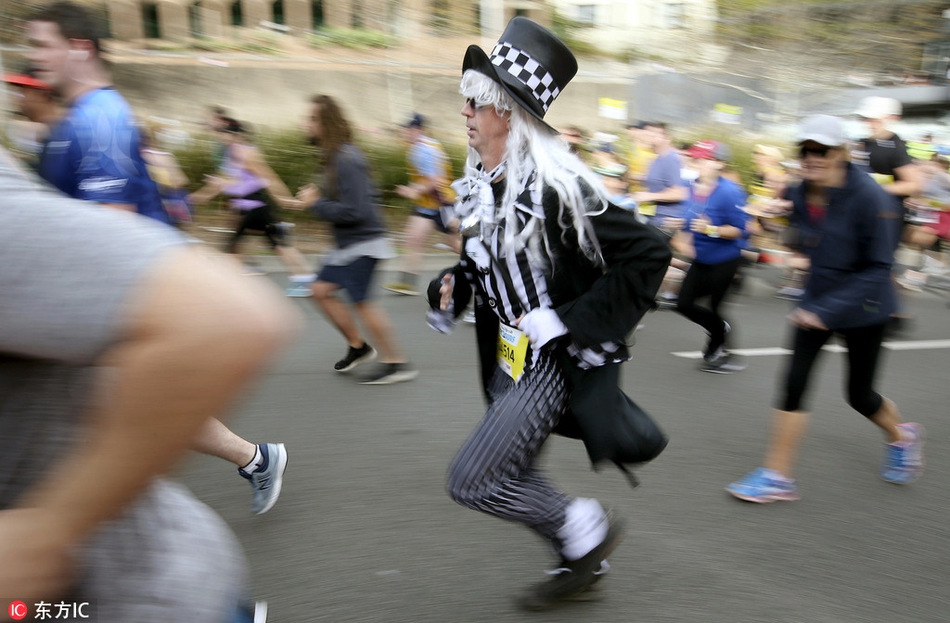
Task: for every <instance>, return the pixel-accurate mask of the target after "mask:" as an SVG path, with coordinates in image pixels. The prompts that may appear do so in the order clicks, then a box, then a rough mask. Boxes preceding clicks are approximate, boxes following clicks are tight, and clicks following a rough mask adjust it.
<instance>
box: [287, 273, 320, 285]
mask: <svg viewBox="0 0 950 623" xmlns="http://www.w3.org/2000/svg"><path fill="white" fill-rule="evenodd" d="M288 279H289V280H290V282H291V283H313V282H314V281H316V280H317V275H316V274H314V273H310V274H309V275H291V276H290V277H288Z"/></svg>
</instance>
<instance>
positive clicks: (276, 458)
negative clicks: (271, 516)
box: [238, 443, 287, 515]
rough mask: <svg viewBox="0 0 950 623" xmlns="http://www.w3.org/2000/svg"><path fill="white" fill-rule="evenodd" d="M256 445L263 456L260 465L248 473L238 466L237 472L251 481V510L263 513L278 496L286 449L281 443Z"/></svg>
mask: <svg viewBox="0 0 950 623" xmlns="http://www.w3.org/2000/svg"><path fill="white" fill-rule="evenodd" d="M258 447H259V448H260V449H261V454H262V455H263V456H264V460H263V462H262V463H261V466H260V467H259V468H257V469H256V470H254V471H253V472H250V473H248V472H246V471H244V470H243V469H241V468H240V467H239V468H238V473H239V474H241V476H242V477H243V478H245V479H247V480H248V481H250V483H251V489H252V490H253V492H254V493H253V495H254V497H253V498H251V511H253V512H254V514H255V515H263V514H264V513H266V512H267V511H269V510H270V509H271V508H273V506H274V504H276V503H277V498H278V497H280V487H281V485H282V484H283V481H284V470H285V469H287V449H286V448H285V447H284V444H282V443H262V444H260V445H259V446H258Z"/></svg>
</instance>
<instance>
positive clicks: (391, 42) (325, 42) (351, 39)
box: [307, 28, 397, 50]
mask: <svg viewBox="0 0 950 623" xmlns="http://www.w3.org/2000/svg"><path fill="white" fill-rule="evenodd" d="M307 43H308V44H309V45H310V46H311V47H314V48H324V47H327V46H331V45H336V46H340V47H344V48H350V49H354V50H365V49H370V48H392V47H394V46H395V45H396V44H397V39H396V38H395V37H393V36H391V35H387V34H386V33H383V32H379V31H376V30H366V29H363V28H352V29H351V28H321V29H319V30H317V31H316V32H314V33H311V34H308V35H307Z"/></svg>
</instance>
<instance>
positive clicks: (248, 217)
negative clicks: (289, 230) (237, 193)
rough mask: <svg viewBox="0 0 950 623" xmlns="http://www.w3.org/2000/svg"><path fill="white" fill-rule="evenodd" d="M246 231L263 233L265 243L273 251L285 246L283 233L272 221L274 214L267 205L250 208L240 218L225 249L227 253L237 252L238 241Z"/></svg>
mask: <svg viewBox="0 0 950 623" xmlns="http://www.w3.org/2000/svg"><path fill="white" fill-rule="evenodd" d="M248 230H250V231H260V232H264V235H265V236H266V237H267V241H268V242H270V245H271V247H273V248H275V249H276V248H277V247H285V246H287V242H286V239H285V238H284V233H283V232H282V231H281V230H280V226H279V225H278V224H277V221H276V219H274V214H273V212H272V211H271V208H270V206H268V205H263V206H261V207H259V208H252V209H250V210H248V211H247V212H246V213H245V214H244V216H242V217H241V222H240V223H238V226H237V229H235V230H234V235H232V236H231V240H229V241H228V245H227V249H226V250H227V252H228V253H235V252H236V251H237V243H238V240H240V239H241V237H242V236H244V232H246V231H248Z"/></svg>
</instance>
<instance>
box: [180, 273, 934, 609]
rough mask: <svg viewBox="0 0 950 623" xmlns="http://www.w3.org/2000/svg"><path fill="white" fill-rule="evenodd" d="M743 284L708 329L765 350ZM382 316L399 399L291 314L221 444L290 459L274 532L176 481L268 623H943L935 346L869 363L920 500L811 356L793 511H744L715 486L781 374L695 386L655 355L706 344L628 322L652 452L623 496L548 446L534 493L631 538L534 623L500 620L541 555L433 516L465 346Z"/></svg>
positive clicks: (391, 299) (196, 462)
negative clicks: (586, 595) (551, 488)
mask: <svg viewBox="0 0 950 623" xmlns="http://www.w3.org/2000/svg"><path fill="white" fill-rule="evenodd" d="M759 270H761V269H757V271H759ZM757 271H754V272H753V277H754V278H753V279H752V280H751V283H749V284H748V287H747V288H746V290H745V292H744V293H743V294H741V295H738V296H734V297H733V299H732V302H731V303H729V304H728V306H727V314H728V316H729V317H730V319H731V320H732V321H733V326H734V327H735V328H736V331H735V336H736V344H735V346H736V347H742V348H765V347H777V346H782V345H784V343H785V340H786V326H785V322H784V315H785V313H787V311H788V309H789V307H788V303H785V302H782V301H778V300H775V299H773V298H772V297H771V292H772V288H770V287H769V285H768V284H767V283H766V280H765V279H764V278H768V279H771V278H772V277H773V276H772V275H771V274H767V273H764V272H757ZM270 278H272V279H274V280H275V281H278V282H280V276H279V275H271V277H270ZM379 301H380V303H381V304H382V305H383V307H384V308H385V309H386V311H387V312H388V313H389V314H390V316H391V318H392V321H393V323H394V325H395V327H396V329H397V332H398V336H399V339H400V340H401V342H402V344H403V346H404V348H405V349H406V351H407V352H408V353H409V354H410V356H411V358H412V360H413V361H414V363H415V364H416V365H417V366H418V367H419V369H420V370H421V374H420V376H419V378H418V379H417V380H416V381H414V382H412V383H405V384H401V385H395V386H361V385H359V384H357V382H356V379H355V378H354V377H352V376H346V375H340V374H337V373H336V372H334V371H333V363H334V362H335V361H336V360H337V359H339V358H340V357H341V356H342V355H343V354H344V350H345V344H344V342H343V341H342V339H341V338H340V337H339V336H338V335H337V334H336V333H335V332H334V330H333V329H332V328H331V327H330V326H329V325H328V324H327V322H326V321H325V320H324V319H323V318H322V317H321V316H319V315H318V314H317V313H316V312H315V310H314V309H313V306H312V305H311V304H310V302H309V301H307V300H302V301H298V302H297V304H298V305H299V306H300V307H301V309H302V310H303V311H304V313H305V316H306V327H305V330H304V331H303V333H302V334H301V335H300V336H299V338H298V339H297V340H296V343H295V344H294V345H293V346H292V347H291V348H290V349H289V350H288V351H287V352H286V353H285V354H284V356H283V357H282V358H281V359H280V360H279V361H277V362H276V363H275V365H274V366H273V367H272V369H271V370H270V371H269V372H268V373H267V374H266V375H265V376H264V378H263V379H262V380H261V382H260V383H259V384H258V385H257V386H256V387H254V388H253V389H252V391H250V392H249V394H248V395H247V396H246V397H245V398H244V399H243V400H242V401H241V403H240V405H239V407H238V408H237V409H236V412H235V413H234V416H233V418H232V419H231V420H230V421H229V423H230V424H231V425H232V426H233V428H234V429H235V430H236V431H237V432H238V433H239V434H242V435H243V436H245V437H247V438H249V439H252V440H254V441H283V442H285V443H286V444H287V447H288V450H289V453H290V464H289V468H288V471H287V474H286V478H285V483H284V489H283V494H282V496H281V498H280V501H279V502H278V504H277V505H276V506H275V507H274V509H273V510H271V511H270V512H269V513H267V514H266V515H263V516H260V517H255V516H252V515H251V514H250V511H249V508H248V507H249V503H250V500H249V493H250V492H249V490H248V487H247V485H246V483H245V481H243V480H242V479H241V478H239V477H238V476H237V474H236V473H235V472H234V470H233V468H232V467H231V466H230V465H228V464H227V463H224V462H222V461H220V460H217V459H212V458H209V457H203V456H197V455H196V456H194V457H193V458H191V459H190V460H189V461H188V463H187V464H186V465H185V466H184V468H183V469H182V471H181V473H180V477H181V479H182V480H183V481H184V482H185V483H186V484H187V485H188V486H190V487H191V488H192V490H193V491H194V492H195V494H196V495H197V496H198V497H199V498H201V499H202V500H204V501H205V502H206V503H208V504H209V505H211V506H212V507H213V508H214V509H215V510H217V511H218V512H219V513H220V514H221V515H222V516H223V517H224V518H225V519H226V521H227V522H228V523H229V524H230V525H231V526H232V527H233V529H234V531H235V532H236V533H237V535H238V537H239V538H240V540H241V542H242V544H243V546H244V548H245V550H246V553H247V556H248V558H249V561H250V564H251V569H252V573H253V581H254V591H255V597H256V598H258V599H265V600H267V601H268V602H269V604H270V614H271V617H270V619H269V620H270V621H271V622H272V623H305V622H312V621H330V622H337V621H340V622H343V621H359V622H423V621H425V622H429V621H431V622H481V621H485V622H489V621H490V622H505V621H531V620H537V621H565V622H566V621H588V622H606V621H617V622H620V621H624V622H626V621H643V622H651V623H654V622H662V621H670V622H683V623H692V622H704V623H706V622H708V623H714V622H723V623H744V622H750V623H751V622H765V621H768V622H775V623H852V622H882V623H884V622H887V623H918V622H919V623H923V622H934V623H936V622H945V621H948V620H950V600H948V596H947V595H948V590H947V589H948V586H950V559H948V536H950V529H948V521H947V517H948V516H947V509H948V508H950V487H948V474H950V452H948V449H950V421H948V417H947V410H948V404H950V400H948V398H950V389H948V382H947V380H948V372H947V368H948V363H950V356H948V352H950V351H948V348H947V347H946V345H945V346H944V347H942V348H935V347H934V346H940V344H939V343H937V344H934V343H930V344H929V346H930V348H920V346H921V345H922V344H917V345H913V344H911V346H914V348H912V349H908V350H889V351H887V353H886V355H885V358H884V362H883V368H882V375H881V378H880V383H879V389H880V390H881V391H882V393H884V394H885V395H887V396H888V397H890V398H892V399H893V400H895V401H896V402H897V404H898V405H899V407H900V408H901V410H902V411H903V413H904V415H905V418H906V419H908V420H913V421H918V422H920V423H922V424H923V425H924V426H925V427H926V429H927V432H928V443H927V446H926V459H927V471H926V473H925V474H924V476H923V478H922V479H921V480H920V481H918V482H917V483H916V484H914V485H911V486H907V487H900V486H895V485H891V484H888V483H886V482H884V481H882V480H880V479H879V478H878V476H877V469H878V465H879V462H880V460H881V457H882V452H883V448H882V446H881V436H880V434H879V433H878V431H877V429H876V428H875V427H874V426H873V425H871V424H869V423H868V422H867V421H865V420H864V418H862V417H861V416H860V415H858V414H857V413H856V412H853V411H851V410H850V409H849V407H848V406H847V405H846V404H845V402H844V400H843V397H842V372H843V356H842V355H840V354H835V353H826V354H825V356H824V358H823V365H821V367H820V368H819V371H818V374H817V375H816V376H815V384H814V386H813V392H812V398H811V404H812V407H813V411H814V414H815V416H814V419H813V426H812V428H811V430H810V434H809V436H808V438H807V440H806V443H805V445H804V449H803V452H802V455H801V462H800V466H799V470H798V474H797V476H798V479H799V484H800V488H801V493H802V500H801V501H799V502H795V503H778V504H772V505H753V504H747V503H741V502H738V501H736V500H734V499H732V498H731V497H729V496H728V495H727V494H726V493H725V492H724V491H723V486H724V485H726V484H727V483H729V482H731V481H732V480H735V479H737V478H738V477H740V476H742V475H743V474H744V473H746V472H747V471H749V470H751V469H753V468H754V467H756V466H758V464H759V462H760V461H761V457H762V453H763V449H764V444H765V440H766V434H767V431H768V425H769V418H770V405H771V401H772V396H773V393H774V390H775V386H776V380H777V375H778V371H779V367H780V364H781V363H782V360H783V357H781V356H775V355H764V356H749V357H746V358H745V361H746V362H747V363H748V364H749V366H748V369H747V370H745V371H743V372H741V373H737V374H734V375H731V376H720V375H712V374H705V373H702V372H699V371H698V370H697V369H696V363H697V362H696V360H693V359H688V358H685V357H680V356H675V355H673V354H672V353H678V352H683V351H695V350H698V349H699V348H701V346H702V344H703V339H704V336H703V333H702V330H701V329H700V328H699V327H697V326H695V325H693V324H691V323H689V322H688V321H687V320H685V319H684V318H682V317H680V316H678V315H677V314H675V313H672V312H657V313H652V314H650V315H648V316H647V317H646V319H645V320H644V323H643V325H644V326H643V328H642V330H640V331H638V332H637V334H636V336H637V344H636V346H635V348H634V349H633V353H634V359H633V361H631V362H629V363H627V364H626V365H625V366H624V388H625V390H626V391H627V392H628V393H629V394H630V395H631V396H633V397H634V398H635V399H636V400H637V401H638V402H639V403H640V404H641V405H642V406H644V407H645V408H647V409H648V410H649V411H650V412H651V413H652V414H653V415H654V416H655V417H656V419H657V420H658V421H659V422H660V424H661V425H662V426H663V428H664V429H665V430H666V431H667V433H668V434H669V436H670V439H671V442H670V445H669V447H668V449H667V450H666V452H665V453H664V454H663V455H662V456H661V457H659V458H658V459H657V460H656V461H654V462H653V463H652V464H650V465H648V466H646V467H645V468H643V469H641V470H640V472H639V475H640V479H641V481H642V485H641V486H640V488H638V489H636V490H633V489H631V488H630V486H629V485H628V484H627V482H626V480H625V479H624V478H623V477H622V476H621V474H620V473H619V472H618V471H616V470H615V469H606V470H604V471H603V472H601V473H595V472H593V471H592V470H591V469H590V465H589V463H588V462H587V459H586V455H585V452H584V449H583V446H582V445H581V444H580V442H576V441H571V440H566V439H562V438H556V437H555V438H552V440H551V441H550V443H549V444H548V447H547V448H546V450H545V454H544V457H543V463H544V464H545V466H546V468H547V469H548V470H549V471H550V473H551V475H552V477H553V478H554V480H555V481H556V482H557V483H558V484H559V485H560V486H561V487H562V488H563V489H564V490H565V491H567V492H568V493H569V494H572V495H583V496H584V497H596V498H598V499H599V500H601V502H602V503H603V504H604V506H607V507H613V508H614V509H615V510H616V512H617V513H619V514H620V515H622V516H623V517H624V518H625V519H626V520H627V523H628V528H629V531H628V533H627V537H626V540H625V541H624V543H622V544H621V546H620V548H619V549H618V550H617V551H616V552H615V554H614V555H613V556H612V557H611V564H612V571H611V572H610V574H609V576H608V577H607V578H606V579H605V580H604V581H603V582H601V584H600V586H601V587H602V588H601V589H600V590H599V591H598V594H599V598H598V600H597V601H593V602H588V603H577V604H571V605H569V606H567V607H564V608H562V609H560V610H557V611H554V612H550V613H545V614H542V615H532V614H528V613H524V612H520V611H519V610H517V609H516V608H515V607H514V605H513V600H514V598H515V597H516V596H517V595H518V594H519V592H520V591H521V590H522V589H523V588H524V587H525V586H527V585H529V584H532V583H534V582H537V581H541V580H543V579H544V577H545V576H543V575H542V573H541V571H542V570H543V569H544V568H546V566H548V565H549V564H550V563H551V561H552V558H551V555H550V553H549V552H548V551H547V550H546V548H545V546H544V545H543V543H542V542H541V541H540V540H539V539H537V538H536V537H534V536H533V535H532V534H531V533H530V532H529V531H528V530H526V529H525V528H523V527H521V526H518V525H514V524H508V523H504V522H502V521H499V520H497V519H494V518H491V517H488V516H485V515H481V514H479V513H476V512H474V511H470V510H467V509H464V508H462V507H460V506H457V505H455V504H454V503H453V502H452V501H451V500H450V499H449V498H448V497H447V496H446V495H445V493H444V478H445V471H446V467H447V465H448V463H449V461H450V459H451V458H452V456H453V454H454V453H455V451H456V450H457V449H458V447H459V446H460V444H461V443H462V442H463V441H464V439H465V438H466V436H467V435H468V434H469V432H470V431H471V429H472V428H473V427H474V426H475V424H476V423H477V422H478V421H479V419H480V418H481V416H482V414H483V403H482V398H481V395H480V390H479V389H478V385H477V372H476V361H475V350H474V339H473V330H472V328H471V327H470V326H468V325H460V326H459V327H458V328H457V330H456V332H455V333H454V334H453V335H451V336H441V335H437V334H435V333H434V332H432V331H431V330H430V329H428V328H427V327H426V326H425V323H424V318H423V311H424V301H423V300H422V299H421V297H420V298H411V297H398V296H394V295H389V294H387V293H384V292H382V291H380V296H379ZM911 306H912V309H913V310H914V311H915V312H916V314H917V321H916V323H915V325H914V326H913V328H912V330H911V331H909V332H908V333H907V334H905V335H902V336H900V337H898V338H895V339H897V340H898V341H902V342H911V341H913V342H918V341H924V340H947V339H948V338H950V322H948V320H950V309H947V307H946V302H945V300H943V299H940V298H939V297H937V296H936V295H933V294H928V293H922V294H915V295H913V298H912V299H911ZM358 372H359V371H358Z"/></svg>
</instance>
